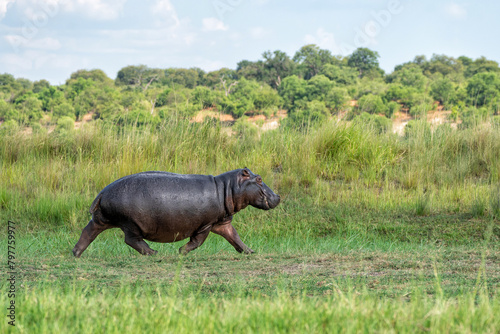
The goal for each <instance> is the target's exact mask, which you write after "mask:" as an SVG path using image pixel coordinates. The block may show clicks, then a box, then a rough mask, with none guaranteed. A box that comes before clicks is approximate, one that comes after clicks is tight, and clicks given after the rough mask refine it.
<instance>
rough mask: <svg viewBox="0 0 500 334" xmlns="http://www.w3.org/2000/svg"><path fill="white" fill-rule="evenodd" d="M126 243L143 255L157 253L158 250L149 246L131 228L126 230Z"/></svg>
mask: <svg viewBox="0 0 500 334" xmlns="http://www.w3.org/2000/svg"><path fill="white" fill-rule="evenodd" d="M124 232H125V243H126V244H127V245H129V246H130V247H132V248H133V249H135V250H136V251H138V252H139V253H141V254H142V255H155V254H157V253H158V252H157V251H155V250H154V249H151V248H149V245H148V244H147V243H146V242H145V241H144V240H143V239H142V237H140V236H139V235H137V234H136V233H134V232H133V231H131V230H124Z"/></svg>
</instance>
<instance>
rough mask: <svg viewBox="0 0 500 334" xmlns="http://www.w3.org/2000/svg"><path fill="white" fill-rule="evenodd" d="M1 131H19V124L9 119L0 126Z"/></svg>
mask: <svg viewBox="0 0 500 334" xmlns="http://www.w3.org/2000/svg"><path fill="white" fill-rule="evenodd" d="M0 131H1V132H3V133H15V132H17V131H19V124H18V123H17V122H16V121H15V120H13V119H11V120H8V121H6V122H3V124H2V125H1V126H0Z"/></svg>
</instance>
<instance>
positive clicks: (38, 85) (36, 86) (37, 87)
mask: <svg viewBox="0 0 500 334" xmlns="http://www.w3.org/2000/svg"><path fill="white" fill-rule="evenodd" d="M49 87H50V82H48V81H47V80H44V79H42V80H39V81H35V82H34V83H33V93H35V94H36V93H40V92H41V91H43V90H44V89H46V88H49Z"/></svg>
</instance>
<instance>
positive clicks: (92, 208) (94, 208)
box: [89, 193, 102, 214]
mask: <svg viewBox="0 0 500 334" xmlns="http://www.w3.org/2000/svg"><path fill="white" fill-rule="evenodd" d="M101 197H102V193H99V195H97V197H96V198H95V200H94V201H93V202H92V205H91V206H90V210H89V212H90V214H94V212H96V211H97V209H99V204H100V203H101Z"/></svg>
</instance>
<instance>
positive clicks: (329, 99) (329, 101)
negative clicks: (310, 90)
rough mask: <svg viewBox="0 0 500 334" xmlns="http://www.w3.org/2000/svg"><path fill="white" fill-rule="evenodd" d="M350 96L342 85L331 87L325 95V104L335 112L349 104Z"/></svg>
mask: <svg viewBox="0 0 500 334" xmlns="http://www.w3.org/2000/svg"><path fill="white" fill-rule="evenodd" d="M350 100H351V97H350V96H349V93H348V92H347V89H346V88H344V87H333V88H332V89H330V91H329V92H328V94H326V97H325V105H326V106H327V107H328V108H330V109H331V110H332V112H334V113H337V112H340V111H342V110H344V109H346V108H347V107H348V106H349V104H348V103H349V101H350Z"/></svg>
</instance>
